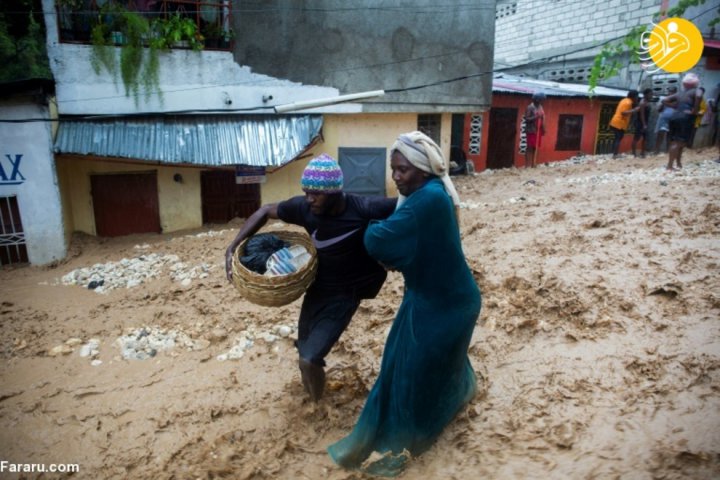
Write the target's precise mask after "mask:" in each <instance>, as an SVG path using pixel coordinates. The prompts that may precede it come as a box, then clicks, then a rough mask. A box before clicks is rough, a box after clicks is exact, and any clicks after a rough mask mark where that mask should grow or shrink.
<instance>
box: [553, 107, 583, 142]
mask: <svg viewBox="0 0 720 480" xmlns="http://www.w3.org/2000/svg"><path fill="white" fill-rule="evenodd" d="M582 126H583V116H582V115H562V114H561V115H560V116H559V118H558V136H557V143H556V144H555V150H580V144H581V140H582Z"/></svg>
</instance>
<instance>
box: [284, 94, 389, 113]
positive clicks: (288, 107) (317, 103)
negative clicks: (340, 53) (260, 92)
mask: <svg viewBox="0 0 720 480" xmlns="http://www.w3.org/2000/svg"><path fill="white" fill-rule="evenodd" d="M383 95H385V90H371V91H369V92H360V93H349V94H347V95H339V96H337V97H330V98H321V99H318V100H306V101H304V102H293V103H288V104H285V105H278V106H276V107H274V108H275V113H286V112H292V111H295V110H305V109H308V108H315V107H324V106H326V105H334V104H336V103H343V102H350V101H352V100H362V99H366V98H373V97H382V96H383Z"/></svg>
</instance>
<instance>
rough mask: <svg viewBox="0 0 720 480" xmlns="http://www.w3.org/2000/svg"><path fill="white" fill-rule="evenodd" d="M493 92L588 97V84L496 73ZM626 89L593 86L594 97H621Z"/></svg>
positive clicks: (625, 94)
mask: <svg viewBox="0 0 720 480" xmlns="http://www.w3.org/2000/svg"><path fill="white" fill-rule="evenodd" d="M492 89H493V93H516V94H527V95H532V94H533V93H535V92H543V93H545V95H547V96H548V97H585V98H587V97H589V96H590V94H589V93H588V90H589V89H590V86H589V85H584V84H581V83H560V82H550V81H547V80H535V79H531V78H524V77H517V76H514V75H506V74H502V75H497V76H495V77H494V78H493V86H492ZM627 92H628V91H627V90H622V89H619V88H609V87H600V86H598V87H595V92H594V93H593V96H594V97H613V98H623V97H626V96H627Z"/></svg>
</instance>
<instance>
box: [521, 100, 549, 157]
mask: <svg viewBox="0 0 720 480" xmlns="http://www.w3.org/2000/svg"><path fill="white" fill-rule="evenodd" d="M543 100H545V94H544V93H542V92H536V93H534V94H533V96H532V103H530V105H528V106H527V109H526V110H525V116H524V117H523V119H524V120H525V133H526V134H527V147H526V148H525V168H528V167H533V168H534V167H535V160H536V158H535V153H536V152H537V148H538V147H539V146H540V141H541V137H542V136H543V135H545V110H543V107H542V102H543Z"/></svg>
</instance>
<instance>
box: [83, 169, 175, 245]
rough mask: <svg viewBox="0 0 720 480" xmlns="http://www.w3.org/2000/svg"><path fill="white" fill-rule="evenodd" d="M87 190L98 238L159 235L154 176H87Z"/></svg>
mask: <svg viewBox="0 0 720 480" xmlns="http://www.w3.org/2000/svg"><path fill="white" fill-rule="evenodd" d="M90 187H91V195H92V201H93V211H94V212H95V230H96V231H97V234H98V236H101V237H119V236H121V235H130V234H133V233H160V232H161V228H160V213H159V208H158V189H157V172H147V173H145V172H143V173H121V174H110V175H91V176H90Z"/></svg>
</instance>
